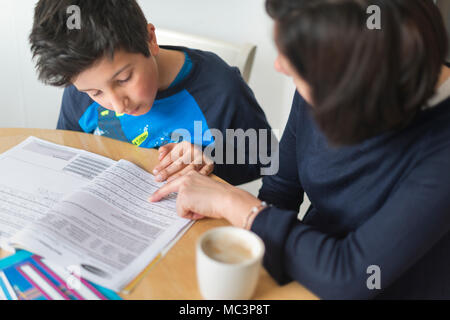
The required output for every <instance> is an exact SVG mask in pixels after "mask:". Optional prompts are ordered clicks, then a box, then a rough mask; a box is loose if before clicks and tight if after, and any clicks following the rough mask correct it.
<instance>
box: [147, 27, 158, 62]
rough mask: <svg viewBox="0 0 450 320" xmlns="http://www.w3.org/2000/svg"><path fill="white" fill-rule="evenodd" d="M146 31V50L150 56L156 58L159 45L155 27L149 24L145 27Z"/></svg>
mask: <svg viewBox="0 0 450 320" xmlns="http://www.w3.org/2000/svg"><path fill="white" fill-rule="evenodd" d="M147 30H148V48H149V50H150V54H151V55H152V56H157V55H158V53H159V45H158V41H157V39H156V33H155V30H156V29H155V26H154V25H153V24H151V23H149V24H148V25H147Z"/></svg>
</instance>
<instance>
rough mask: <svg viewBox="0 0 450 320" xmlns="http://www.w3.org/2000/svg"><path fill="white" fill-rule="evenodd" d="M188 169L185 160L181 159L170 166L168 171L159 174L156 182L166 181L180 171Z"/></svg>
mask: <svg viewBox="0 0 450 320" xmlns="http://www.w3.org/2000/svg"><path fill="white" fill-rule="evenodd" d="M185 167H186V164H185V163H184V161H183V158H179V159H178V160H177V161H175V162H173V163H172V164H171V165H170V166H168V167H167V168H166V169H164V170H162V171H160V172H159V174H158V176H157V177H156V179H155V180H156V181H160V182H161V181H164V180H166V179H167V178H168V177H170V176H171V175H173V174H175V173H177V172H178V171H180V170H182V169H184V168H185Z"/></svg>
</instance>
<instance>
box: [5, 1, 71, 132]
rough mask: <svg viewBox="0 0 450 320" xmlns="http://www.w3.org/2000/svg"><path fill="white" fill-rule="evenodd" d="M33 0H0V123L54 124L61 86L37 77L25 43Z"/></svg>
mask: <svg viewBox="0 0 450 320" xmlns="http://www.w3.org/2000/svg"><path fill="white" fill-rule="evenodd" d="M35 3H36V1H34V0H22V1H14V0H1V5H0V39H1V41H0V72H1V75H0V99H1V100H0V127H35V128H52V129H53V128H55V127H56V120H57V118H58V112H59V106H60V103H61V97H62V90H61V89H56V88H52V87H46V86H44V85H43V84H41V83H39V82H38V81H37V77H36V74H35V71H34V66H33V63H32V62H31V53H30V50H29V45H28V35H29V32H30V30H31V26H32V23H33V10H34V5H35Z"/></svg>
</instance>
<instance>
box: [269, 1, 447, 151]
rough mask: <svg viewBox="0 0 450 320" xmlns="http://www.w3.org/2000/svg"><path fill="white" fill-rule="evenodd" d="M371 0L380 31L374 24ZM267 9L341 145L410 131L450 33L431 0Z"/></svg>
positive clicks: (285, 4) (319, 117)
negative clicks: (395, 132)
mask: <svg viewBox="0 0 450 320" xmlns="http://www.w3.org/2000/svg"><path fill="white" fill-rule="evenodd" d="M371 5H377V6H378V8H379V9H380V11H379V12H380V13H381V29H379V30H378V29H373V30H372V29H369V28H368V25H367V21H368V18H369V17H370V16H371V14H368V13H367V9H368V7H369V6H371ZM266 9H267V12H268V13H269V15H270V16H271V17H272V18H273V19H274V20H275V26H276V32H275V38H276V40H275V41H276V43H277V46H278V48H279V50H280V52H281V53H282V54H283V55H285V56H286V57H287V58H288V60H289V61H290V62H291V64H292V65H293V67H294V68H295V69H296V71H297V72H298V74H299V75H300V77H301V78H302V79H304V80H305V81H306V82H307V83H308V84H309V86H310V88H311V96H312V100H313V104H314V108H312V109H311V110H312V113H313V115H314V118H315V120H316V122H317V124H318V125H319V127H320V128H321V130H322V131H323V132H324V134H325V135H326V136H327V138H328V140H329V141H330V142H331V143H332V144H334V145H350V144H356V143H360V142H362V141H364V140H365V139H368V138H371V137H373V136H376V135H378V134H381V133H384V132H388V131H391V130H397V129H401V128H404V127H405V126H407V125H408V124H410V123H411V121H412V120H413V119H414V118H415V116H416V115H417V114H418V112H419V111H420V110H421V107H422V106H424V105H425V104H426V103H427V101H428V100H429V98H431V97H432V95H433V94H434V92H435V87H436V85H437V82H438V79H439V75H440V72H441V68H442V66H443V64H444V63H445V58H446V53H447V36H446V30H445V27H444V22H443V19H442V16H441V14H440V12H439V10H438V8H437V7H436V6H435V5H434V3H433V1H432V0H266Z"/></svg>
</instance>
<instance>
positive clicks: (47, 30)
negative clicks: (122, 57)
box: [29, 0, 150, 86]
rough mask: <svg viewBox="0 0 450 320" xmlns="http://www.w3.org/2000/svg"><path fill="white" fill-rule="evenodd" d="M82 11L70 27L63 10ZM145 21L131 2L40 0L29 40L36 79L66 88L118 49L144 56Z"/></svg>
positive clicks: (132, 0) (116, 0)
mask: <svg viewBox="0 0 450 320" xmlns="http://www.w3.org/2000/svg"><path fill="white" fill-rule="evenodd" d="M72 5H76V6H78V7H79V8H80V12H81V29H70V28H68V26H67V21H68V19H69V17H70V15H69V14H68V13H67V9H68V8H69V7H70V6H72ZM148 38H149V34H148V31H147V20H146V19H145V16H144V14H143V12H142V10H141V8H140V7H139V5H138V4H137V3H136V1H135V0H40V1H39V2H38V4H37V5H36V8H35V13H34V23H33V29H32V31H31V34H30V37H29V40H30V44H31V52H32V54H33V59H34V58H37V61H36V69H37V72H38V74H39V79H40V80H41V81H43V82H44V83H46V84H50V85H54V86H68V85H70V83H71V81H72V80H73V78H74V77H76V76H77V75H78V74H80V73H81V72H82V71H84V70H86V69H87V68H89V67H90V66H92V65H93V64H94V63H95V62H96V61H97V60H98V59H100V58H102V57H104V56H106V57H109V58H110V59H112V58H113V57H114V52H115V51H116V50H118V49H122V50H125V51H127V52H130V53H142V54H143V55H144V56H146V57H149V56H150V51H149V49H148Z"/></svg>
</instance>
